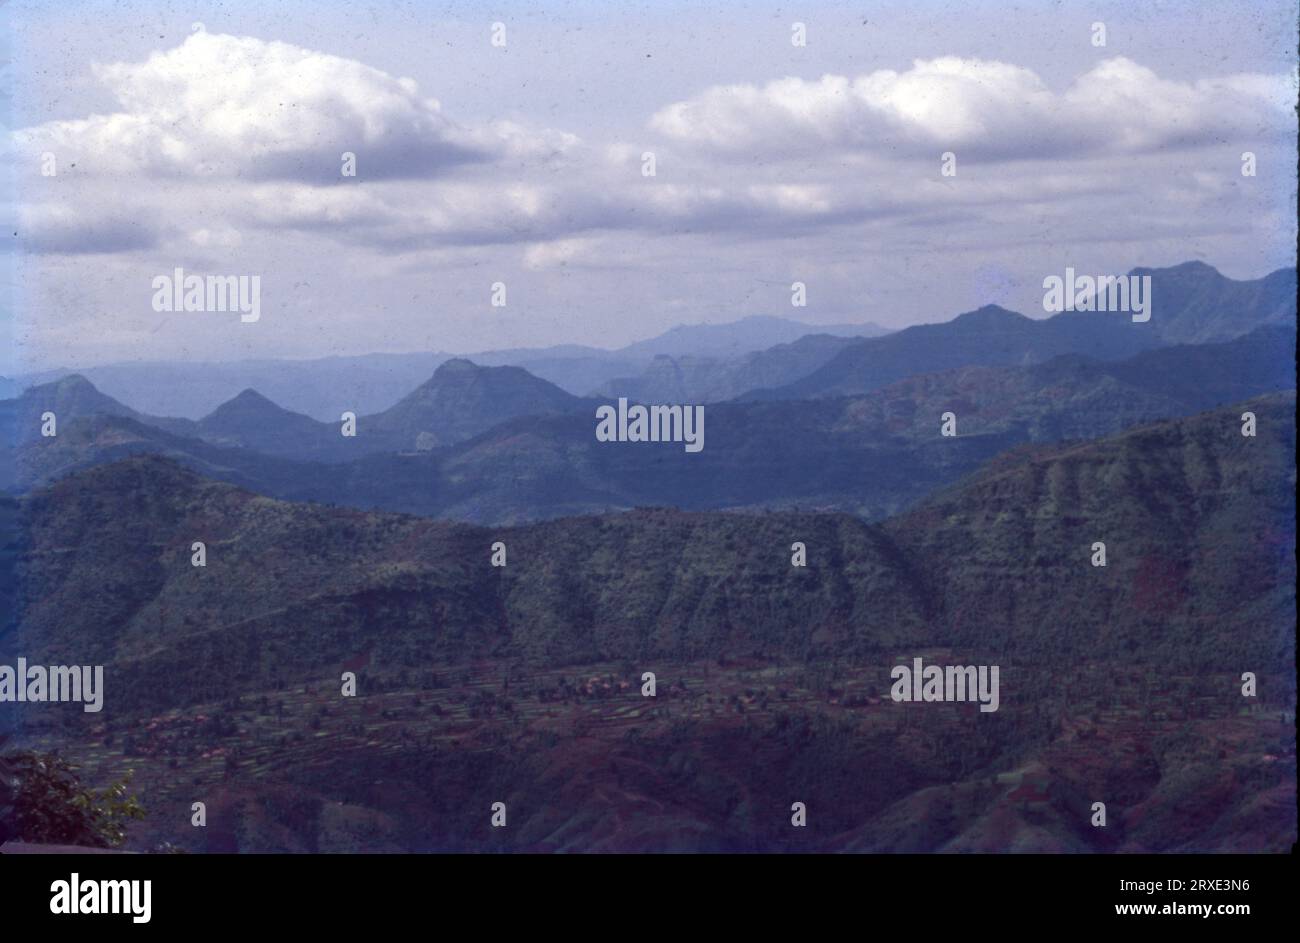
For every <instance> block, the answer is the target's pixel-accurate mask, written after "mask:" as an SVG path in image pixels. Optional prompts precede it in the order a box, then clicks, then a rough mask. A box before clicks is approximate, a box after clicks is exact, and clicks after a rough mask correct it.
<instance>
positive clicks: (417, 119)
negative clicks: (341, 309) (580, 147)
mask: <svg viewBox="0 0 1300 943" xmlns="http://www.w3.org/2000/svg"><path fill="white" fill-rule="evenodd" d="M94 74H95V77H96V78H97V79H98V80H99V81H100V82H101V83H102V84H103V85H104V86H105V87H106V88H107V89H108V90H109V91H110V92H111V93H112V94H113V95H114V96H115V97H116V98H117V100H118V102H119V104H120V105H121V108H122V110H121V111H119V112H116V113H113V114H108V115H92V116H90V117H87V118H84V119H79V120H72V121H52V122H48V123H46V124H42V125H38V126H36V127H32V128H27V129H24V130H22V131H19V132H17V133H16V140H17V143H18V145H19V147H21V148H24V149H26V150H29V151H32V152H35V153H40V152H44V151H51V152H53V153H55V154H56V155H59V156H60V159H61V160H62V161H75V162H78V163H79V165H80V166H82V167H83V169H84V170H86V171H88V172H93V171H95V170H99V171H101V172H108V173H134V172H145V173H150V174H161V175H180V176H198V177H205V176H229V175H242V176H247V177H253V178H289V179H302V180H310V181H318V182H325V181H329V180H337V179H338V178H339V176H340V173H339V171H340V166H341V163H342V155H343V153H344V152H351V153H354V154H355V155H356V158H357V176H358V177H360V178H364V179H370V180H375V179H393V178H409V177H429V176H435V175H440V174H443V173H446V172H447V171H448V170H449V169H451V168H453V167H456V166H458V165H461V164H466V163H476V162H483V161H487V160H491V159H495V158H498V157H500V158H507V159H511V158H519V157H527V158H530V159H537V158H539V157H542V156H546V155H554V154H562V153H563V152H564V151H566V150H567V149H569V148H571V147H572V146H573V145H574V144H575V142H576V139H575V138H573V137H572V136H571V135H564V134H561V133H559V132H545V131H544V132H538V133H536V134H534V133H532V132H530V131H529V130H528V129H527V128H525V127H523V126H521V125H519V124H514V123H500V124H497V125H494V126H485V127H464V126H461V125H459V124H457V123H455V122H453V121H452V120H451V119H449V118H448V117H447V116H446V115H444V114H443V111H442V106H441V105H440V103H439V102H438V101H437V100H435V99H433V98H430V97H426V96H422V95H421V94H420V90H419V88H418V86H417V84H416V83H415V82H414V81H413V80H411V79H409V78H398V77H394V76H392V75H389V74H388V73H386V72H383V71H381V70H379V69H375V68H372V67H370V66H367V65H364V64H362V63H360V62H357V61H355V60H352V59H344V58H341V57H339V56H332V55H328V54H325V53H321V52H314V51H312V50H309V49H303V48H301V47H298V46H293V45H290V44H288V43H282V42H266V41H263V40H261V39H255V38H252V37H241V36H227V35H219V34H212V33H206V32H199V33H195V34H193V35H191V36H189V37H188V38H187V39H186V40H185V42H184V43H182V44H181V45H179V46H177V47H175V48H173V49H170V50H167V51H165V52H156V53H154V54H153V55H151V56H150V57H149V58H148V59H146V60H145V61H144V62H117V63H111V64H107V65H98V66H95V67H94Z"/></svg>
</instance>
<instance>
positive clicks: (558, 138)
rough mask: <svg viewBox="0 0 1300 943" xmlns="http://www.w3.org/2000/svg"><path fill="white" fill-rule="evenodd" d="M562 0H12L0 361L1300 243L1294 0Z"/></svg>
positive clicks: (629, 314) (274, 352) (1219, 263)
mask: <svg viewBox="0 0 1300 943" xmlns="http://www.w3.org/2000/svg"><path fill="white" fill-rule="evenodd" d="M541 6H542V5H540V4H536V3H534V4H522V3H503V2H496V3H486V4H485V3H473V4H457V3H449V4H432V3H420V4H398V3H384V4H366V3H348V4H335V3H312V4H306V3H296V2H284V3H279V2H278V3H275V4H270V3H266V4H254V3H240V2H233V3H218V4H208V3H198V2H188V3H186V4H166V3H132V2H116V3H95V2H89V3H79V4H39V3H22V2H10V3H8V4H5V5H3V6H0V35H3V36H4V39H3V40H0V42H3V47H2V48H0V60H3V61H2V63H0V69H2V70H3V71H2V72H0V75H3V79H4V82H3V91H4V97H3V99H0V120H3V127H0V132H3V142H4V143H3V147H4V149H5V151H6V154H5V157H6V160H5V161H4V167H5V170H4V174H5V176H3V177H0V188H3V189H2V190H0V195H3V196H4V202H3V206H0V212H2V213H3V214H4V219H5V226H6V229H5V236H6V240H5V243H4V251H2V252H0V280H2V281H3V289H4V293H5V298H6V308H5V311H4V312H3V314H4V317H5V323H4V325H3V327H4V328H5V330H6V331H7V332H9V333H10V338H9V340H10V343H8V344H6V356H5V359H4V360H0V373H4V374H5V375H10V376H12V375H14V374H16V373H24V372H32V371H35V370H40V369H49V368H54V367H74V368H75V367H86V366H93V365H95V364H101V363H110V362H121V361H127V360H182V361H184V360H200V361H213V360H239V359H245V358H257V359H262V358H268V357H287V358H311V357H323V356H330V355H341V354H362V353H369V352H378V351H388V352H404V351H424V350H438V351H448V352H470V351H476V350H488V349H500V348H514V347H537V346H547V345H552V344H565V343H580V344H588V345H592V346H598V347H611V348H612V347H618V346H622V345H624V344H627V343H630V342H632V341H635V340H640V339H643V338H646V337H650V336H653V335H655V334H658V333H661V332H662V331H664V330H666V329H668V328H670V327H673V326H675V325H678V324H694V323H722V322H727V321H733V320H736V319H738V318H742V317H745V316H748V315H759V314H763V315H778V316H783V317H790V318H794V319H796V320H800V321H805V322H808V323H810V324H813V325H815V324H819V323H821V324H830V323H843V322H867V321H870V322H875V323H877V324H881V325H884V326H886V327H890V328H898V327H903V326H906V325H908V324H914V323H919V322H927V321H942V320H947V319H949V318H951V317H953V316H955V315H956V314H958V313H960V312H962V311H966V310H970V309H973V308H976V307H979V306H981V305H983V304H986V303H997V304H1002V305H1004V306H1006V307H1009V308H1012V309H1014V310H1019V311H1021V312H1023V313H1025V314H1028V315H1030V316H1037V317H1041V316H1044V312H1043V310H1042V296H1043V289H1042V280H1043V279H1044V278H1045V277H1047V276H1048V275H1053V274H1056V275H1063V274H1064V270H1065V268H1066V267H1067V266H1068V267H1072V268H1074V269H1075V270H1076V271H1078V272H1088V273H1093V274H1120V273H1123V272H1126V271H1128V270H1129V269H1131V268H1133V267H1136V266H1165V265H1174V264H1177V263H1179V262H1183V261H1187V260H1190V259H1199V260H1202V261H1205V262H1208V263H1210V264H1211V265H1214V266H1215V267H1216V268H1218V269H1219V270H1220V271H1221V272H1223V273H1224V274H1225V275H1228V276H1230V277H1233V278H1257V277H1260V276H1262V275H1264V274H1267V273H1268V272H1270V271H1272V270H1274V269H1277V268H1280V267H1284V266H1286V267H1289V266H1293V265H1294V264H1295V243H1296V230H1295V226H1296V217H1295V205H1296V196H1295V192H1296V156H1297V155H1296V117H1295V103H1296V72H1295V69H1296V52H1295V50H1296V22H1297V8H1296V4H1295V3H1287V2H1276V3H1274V2H1266V0H1259V2H1252V3H1249V4H1241V3H1236V2H1233V3H1216V2H1186V3H1170V2H1150V3H1145V4H1132V3H1130V2H1124V3H1098V2H1088V3H1083V2H1072V0H1065V2H1046V0H1044V2H1028V3H1010V2H978V0H977V2H965V3H960V4H959V3H933V2H927V0H911V2H905V3H882V2H879V0H872V2H869V3H856V4H846V3H843V2H840V3H832V4H827V3H757V2H755V3H730V2H725V0H723V2H713V3H709V4H707V5H703V4H698V3H695V4H686V3H669V2H655V3H640V4H631V3H628V4H621V3H619V4H616V3H608V2H605V3H568V4H565V3H548V4H545V9H544V12H543V11H542V10H541V9H539V7H541ZM494 24H501V25H502V26H503V27H504V44H503V45H502V44H501V39H502V32H501V30H500V29H499V28H498V27H496V26H494ZM796 24H802V25H803V27H804V35H805V36H806V43H805V44H804V45H796V44H795V43H794V42H792V38H793V37H794V36H795V29H796ZM1095 24H1103V25H1104V29H1105V37H1104V38H1105V43H1104V45H1100V44H1099V43H1098V39H1099V32H1098V28H1097V26H1096V25H1095ZM494 37H495V39H496V44H494V42H493V40H494ZM1245 152H1251V153H1252V154H1254V155H1255V162H1256V174H1255V176H1249V177H1248V176H1243V174H1242V155H1243V153H1245ZM344 153H351V154H354V155H355V164H356V174H355V176H345V175H344V174H343V173H341V169H342V166H343V156H342V155H343V154H344ZM944 154H951V155H953V158H952V159H951V160H949V162H948V165H947V166H948V168H949V170H952V169H953V168H954V167H955V174H951V175H945V174H944V172H943V170H944V158H943V155H944ZM647 155H653V163H654V174H653V175H652V176H648V175H647V172H646V171H647ZM51 159H52V160H53V164H52V166H53V168H54V173H53V174H52V175H51V174H50V173H49V170H50V167H51V163H50V161H51ZM178 267H179V268H183V269H184V270H185V271H186V272H187V273H190V274H200V275H221V276H230V275H235V276H240V275H246V276H252V275H257V276H259V277H260V284H261V316H260V318H259V319H258V320H257V321H256V322H245V321H242V320H241V318H240V317H239V315H238V314H237V313H234V314H232V313H230V312H216V311H203V312H193V311H191V312H173V311H157V310H155V306H154V304H153V300H154V288H153V280H154V278H155V277H156V276H159V275H164V274H170V273H172V272H173V271H174V269H176V268H178ZM796 281H799V282H802V283H803V284H804V285H805V286H806V300H807V304H806V306H803V307H793V306H792V305H791V297H792V292H791V285H792V283H793V282H796ZM497 283H500V284H502V285H504V286H505V304H504V306H493V305H492V303H491V302H492V297H493V286H494V285H495V284H497ZM497 297H498V300H499V299H500V293H499V292H498V294H497ZM1156 303H1157V304H1158V299H1157V300H1156Z"/></svg>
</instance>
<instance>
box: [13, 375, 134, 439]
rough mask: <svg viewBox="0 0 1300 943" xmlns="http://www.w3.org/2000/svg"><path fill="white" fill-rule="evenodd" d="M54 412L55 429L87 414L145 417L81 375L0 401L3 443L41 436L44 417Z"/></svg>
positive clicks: (28, 390) (67, 377)
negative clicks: (42, 418) (102, 391)
mask: <svg viewBox="0 0 1300 943" xmlns="http://www.w3.org/2000/svg"><path fill="white" fill-rule="evenodd" d="M47 412H52V413H54V419H55V427H54V428H55V432H56V433H57V432H58V431H59V429H60V427H61V426H62V425H63V424H66V423H68V422H71V421H72V420H73V419H77V418H82V417H87V416H127V417H132V418H136V419H143V418H145V417H143V416H141V415H140V414H139V413H137V412H136V411H135V410H133V409H131V408H130V407H127V406H124V405H122V404H121V403H119V402H118V401H117V400H115V399H113V398H112V397H111V396H105V395H104V394H103V393H101V392H100V391H99V390H97V389H96V388H95V386H94V384H93V383H91V382H90V381H89V380H87V379H86V378H85V377H83V376H81V375H79V374H72V375H71V376H66V377H63V378H61V379H59V380H55V381H53V382H51V383H45V384H42V385H40V386H37V387H32V388H30V389H26V390H24V391H23V392H22V393H21V394H19V395H18V396H17V397H14V398H12V399H5V400H0V442H26V441H29V440H31V439H35V438H39V437H40V435H41V427H42V420H41V417H42V416H43V415H44V414H45V413H47Z"/></svg>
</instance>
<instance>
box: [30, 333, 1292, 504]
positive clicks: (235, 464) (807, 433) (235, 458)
mask: <svg viewBox="0 0 1300 943" xmlns="http://www.w3.org/2000/svg"><path fill="white" fill-rule="evenodd" d="M1294 345H1295V332H1294V330H1290V329H1287V328H1281V327H1274V328H1261V329H1259V330H1257V331H1254V332H1252V333H1251V334H1250V335H1247V336H1246V337H1243V338H1238V339H1237V340H1234V341H1231V342H1228V343H1225V344H1217V345H1205V346H1197V345H1176V346H1172V347H1165V348H1160V349H1156V350H1151V351H1147V352H1144V353H1142V354H1139V355H1138V356H1136V357H1134V358H1131V359H1129V360H1127V361H1119V362H1103V361H1096V360H1091V359H1089V358H1084V357H1080V356H1079V355H1073V354H1072V355H1066V356H1062V357H1059V358H1055V359H1053V360H1051V361H1049V362H1047V363H1044V364H1036V365H1033V366H1029V367H985V366H972V367H962V368H959V369H956V370H951V371H946V372H942V373H936V374H923V375H919V376H914V377H909V378H906V379H904V380H901V381H898V382H897V383H894V384H891V385H889V386H888V387H885V388H883V389H880V390H877V391H873V392H872V393H870V394H864V395H861V396H854V397H838V398H821V399H812V400H800V401H789V400H775V401H756V402H728V403H717V404H712V405H710V406H708V407H707V409H706V413H705V447H704V450H703V451H702V452H699V453H696V454H690V453H686V452H685V451H684V449H683V447H682V446H681V445H680V444H673V443H654V444H652V443H601V442H597V441H596V439H595V435H594V429H595V419H594V409H593V408H592V407H593V403H592V402H590V401H588V402H584V401H576V402H573V401H570V400H567V399H563V397H564V396H565V395H566V394H563V393H560V394H559V396H558V397H557V398H556V405H557V407H558V408H560V409H562V412H560V413H558V414H556V415H550V416H539V415H536V413H535V410H536V402H535V400H534V399H533V398H531V397H532V392H531V391H533V390H534V389H535V384H539V383H542V382H543V381H539V380H536V378H529V379H528V380H524V379H523V377H526V376H527V375H526V374H523V377H520V376H518V375H516V374H515V373H514V372H513V371H509V370H507V372H506V374H504V375H500V374H497V373H496V372H495V371H493V370H489V369H487V368H474V367H473V366H472V365H470V364H467V363H463V364H459V365H454V366H450V365H449V368H444V371H440V373H441V374H442V376H435V378H434V380H431V381H430V384H431V387H429V388H426V389H424V390H422V391H421V392H420V393H419V395H414V394H413V396H412V397H411V399H410V401H409V402H408V404H407V406H406V407H405V409H404V410H403V414H402V415H401V416H400V417H399V416H394V417H390V419H391V421H392V422H393V423H394V425H393V426H392V427H391V429H389V428H385V427H384V426H383V425H382V423H377V422H376V421H375V419H376V417H362V418H361V420H359V421H358V436H357V438H356V439H350V440H344V439H342V438H341V437H338V439H337V441H339V442H347V443H349V444H350V445H349V447H355V448H356V449H357V451H358V452H362V453H366V454H364V455H363V456H362V457H360V458H355V459H354V460H351V461H346V462H342V463H340V464H336V465H332V466H327V465H319V464H316V465H308V464H298V463H295V462H292V461H286V460H285V459H286V458H288V456H283V455H282V456H279V457H276V458H275V459H272V458H271V457H268V456H263V455H261V454H260V453H258V452H254V451H251V450H248V449H221V448H218V447H216V446H213V445H212V444H210V443H205V442H197V441H195V440H193V439H186V438H183V437H179V436H169V435H167V434H166V433H164V432H162V431H161V430H156V429H152V428H151V427H149V426H147V425H145V424H143V423H141V422H139V421H138V420H134V419H131V418H129V417H107V418H101V419H98V420H94V421H92V422H87V424H86V425H85V427H84V428H83V427H81V426H78V425H77V424H76V423H74V424H73V425H72V426H70V427H64V428H62V429H61V432H60V436H59V438H58V439H57V440H43V441H34V442H31V443H29V445H28V446H27V447H25V448H24V449H22V450H20V452H19V455H18V462H17V472H16V475H17V478H16V480H14V481H13V482H11V483H7V484H8V485H9V486H10V487H14V488H18V489H24V488H27V487H30V486H31V485H33V484H40V483H43V482H48V481H50V480H53V479H54V478H57V477H59V476H60V475H63V474H66V473H67V472H68V471H70V470H73V469H77V468H82V467H85V466H87V465H92V464H96V463H98V462H102V461H106V460H110V459H112V458H116V457H121V456H122V455H123V454H135V453H138V452H150V451H154V452H159V453H162V454H166V455H169V456H171V457H174V458H177V459H178V460H180V461H182V462H183V463H185V464H188V465H190V466H191V467H194V468H197V469H199V470H200V471H202V472H203V473H204V474H208V475H211V476H212V477H216V478H220V479H223V480H229V481H234V482H237V483H239V484H242V485H245V486H247V487H251V488H253V489H254V490H258V491H261V492H263V493H265V494H269V495H273V496H276V497H283V498H290V499H294V500H313V501H320V502H327V503H335V504H348V505H352V506H355V507H360V508H366V509H370V508H377V509H387V510H394V511H405V512H409V513H415V514H421V515H427V516H441V517H447V518H454V519H462V520H470V521H477V522H484V523H489V522H492V523H495V522H511V521H522V520H532V519H537V518H548V517H557V516H562V515H565V514H577V513H598V512H604V511H611V510H625V509H628V508H632V507H638V506H647V505H666V506H675V507H680V508H683V509H690V510H706V509H721V508H729V509H754V508H789V507H802V508H810V509H820V510H838V511H847V512H851V513H853V514H857V515H860V516H863V517H867V518H880V517H884V516H887V515H890V514H894V513H897V512H899V511H900V510H903V509H905V508H907V507H909V506H911V505H912V504H913V503H915V502H916V501H918V500H920V499H922V498H923V497H925V496H926V495H927V494H928V493H930V492H932V491H933V490H934V489H935V488H938V487H942V486H944V485H946V484H949V483H951V482H952V481H955V480H956V479H957V478H959V477H960V476H961V475H963V474H966V473H968V472H970V471H972V470H973V469H974V468H976V467H978V466H979V464H980V463H982V462H983V461H985V460H987V459H988V458H990V457H991V456H992V455H994V454H996V453H997V452H1000V451H1002V450H1004V449H1007V448H1010V447H1012V446H1015V445H1018V444H1022V443H1029V442H1052V441H1058V440H1061V439H1081V438H1094V437H1097V436H1100V435H1109V434H1114V433H1116V432H1119V431H1122V430H1123V429H1126V428H1129V427H1131V426H1133V425H1136V424H1139V423H1142V422H1150V421H1153V420H1157V419H1162V418H1168V417H1171V416H1178V415H1186V414H1190V413H1193V412H1196V411H1199V410H1203V409H1207V408H1210V407H1213V406H1215V405H1219V404H1221V403H1225V402H1232V401H1235V400H1238V399H1241V398H1244V397H1247V396H1253V395H1259V394H1261V393H1267V392H1270V391H1273V390H1278V389H1290V388H1294V385H1295V366H1294V358H1293V349H1294ZM498 369H502V368H498ZM447 372H450V373H451V374H452V376H451V377H450V378H449V377H447V376H446V373H447ZM518 373H519V374H522V371H518ZM460 374H464V375H463V376H461V375H460ZM502 376H504V379H506V380H508V381H509V382H510V384H511V385H514V384H518V390H519V392H518V393H516V394H512V395H519V396H523V395H525V394H526V397H528V398H529V408H531V409H533V410H534V413H533V414H530V415H527V416H523V417H520V418H514V419H508V420H506V421H503V422H501V423H500V424H498V425H495V426H493V427H492V428H491V429H489V430H488V431H486V432H483V433H482V434H480V435H477V436H475V437H474V438H471V439H469V440H468V441H464V442H461V443H459V444H456V445H452V446H450V447H445V448H432V449H431V450H429V451H415V452H413V451H411V450H410V447H409V446H407V445H406V443H407V442H409V441H410V440H411V438H412V437H413V436H417V435H418V432H415V431H414V430H418V429H420V428H421V423H422V422H425V421H426V420H427V419H429V417H435V418H436V417H437V416H439V415H441V414H442V413H441V410H443V409H446V408H448V406H449V404H450V403H460V404H461V406H459V407H457V409H461V408H464V409H467V410H468V411H469V412H468V415H471V416H478V417H479V419H478V421H480V422H486V421H489V420H488V418H487V417H488V416H489V414H488V413H486V412H481V411H480V412H477V413H476V412H474V409H475V404H476V403H478V402H480V401H481V393H482V388H483V387H484V386H486V385H490V384H491V383H493V382H496V381H497V380H498V379H499V378H501V377H502ZM435 381H437V382H435ZM427 386H429V385H427ZM553 395H554V394H553ZM491 401H492V400H491V399H489V402H491ZM949 411H951V412H953V413H955V414H956V416H957V432H958V435H957V437H956V438H943V437H941V436H940V435H939V426H940V416H941V415H942V414H943V413H945V412H949ZM429 421H432V420H431V419H430V420H429ZM457 428H458V429H459V431H460V432H462V433H463V432H466V431H468V428H467V427H464V426H461V427H457ZM65 433H66V434H65ZM333 434H334V435H337V433H333ZM426 444H428V443H426ZM399 447H400V448H401V451H402V452H403V453H404V454H397V449H398V448H399ZM354 454H355V453H354ZM307 457H311V456H307ZM264 460H265V462H266V465H265V467H263V461H264Z"/></svg>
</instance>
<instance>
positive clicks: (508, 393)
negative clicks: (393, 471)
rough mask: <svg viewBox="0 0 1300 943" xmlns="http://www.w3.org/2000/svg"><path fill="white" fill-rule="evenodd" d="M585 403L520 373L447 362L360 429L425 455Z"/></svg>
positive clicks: (515, 369)
mask: <svg viewBox="0 0 1300 943" xmlns="http://www.w3.org/2000/svg"><path fill="white" fill-rule="evenodd" d="M584 405H585V404H584V402H583V400H581V399H579V398H578V397H576V396H573V395H571V394H569V393H566V392H564V390H562V389H560V388H559V387H557V386H556V385H555V384H553V383H548V382H546V381H545V380H542V379H540V378H538V377H535V376H533V375H532V374H530V373H529V372H528V371H526V370H524V369H522V368H520V367H482V366H479V365H478V364H475V363H471V362H470V361H468V360H465V359H462V358H456V359H453V360H448V361H447V362H446V363H444V364H442V365H441V366H440V367H438V369H437V370H435V371H434V374H433V376H432V377H430V378H429V380H428V381H426V382H425V383H422V384H420V386H418V387H416V389H415V390H413V391H412V392H411V393H409V394H407V395H406V396H404V397H402V399H401V400H400V401H398V402H397V403H396V404H395V405H394V406H392V407H391V408H389V409H386V410H384V411H383V412H382V413H378V414H376V415H374V416H366V417H364V418H363V419H362V420H361V421H360V425H361V426H362V429H363V431H364V433H365V434H366V435H370V434H372V433H374V434H377V435H379V436H382V437H384V438H386V439H387V440H389V441H391V442H392V443H394V444H395V446H396V448H394V449H393V450H394V451H404V450H412V449H419V450H428V449H431V448H433V447H435V446H438V445H450V444H453V443H456V442H461V441H464V440H465V439H468V438H471V437H473V436H475V435H478V434H479V433H482V432H486V431H487V430H488V429H490V428H492V427H493V426H496V425H499V424H500V423H502V422H505V421H507V420H511V419H516V418H518V417H520V416H547V415H553V414H555V413H566V412H574V411H575V410H577V409H581V408H583V407H584Z"/></svg>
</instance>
